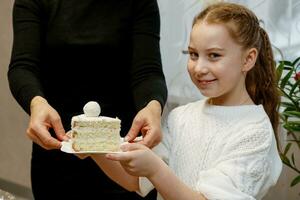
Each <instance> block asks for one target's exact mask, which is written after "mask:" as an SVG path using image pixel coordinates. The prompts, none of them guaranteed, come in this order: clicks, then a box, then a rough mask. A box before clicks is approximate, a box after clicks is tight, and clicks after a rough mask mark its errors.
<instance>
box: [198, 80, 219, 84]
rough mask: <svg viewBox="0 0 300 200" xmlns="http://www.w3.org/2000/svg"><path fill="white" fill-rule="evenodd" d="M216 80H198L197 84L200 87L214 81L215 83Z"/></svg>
mask: <svg viewBox="0 0 300 200" xmlns="http://www.w3.org/2000/svg"><path fill="white" fill-rule="evenodd" d="M216 80H217V79H212V80H198V82H199V83H200V84H201V85H207V84H210V83H212V82H214V81H216Z"/></svg>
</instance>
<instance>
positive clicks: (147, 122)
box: [125, 100, 162, 148]
mask: <svg viewBox="0 0 300 200" xmlns="http://www.w3.org/2000/svg"><path fill="white" fill-rule="evenodd" d="M161 112H162V110H161V105H160V103H159V102H158V101H156V100H152V101H150V102H149V103H148V104H147V106H146V107H144V108H143V109H142V110H140V111H139V112H138V113H137V115H136V116H135V118H134V119H133V122H132V125H131V128H130V130H129V132H128V133H127V135H126V137H125V140H126V141H129V142H131V141H133V140H134V139H135V138H136V137H137V135H138V134H139V133H140V132H141V133H142V135H143V140H142V141H140V142H139V143H141V144H144V145H146V146H148V147H149V148H152V147H154V146H155V145H157V144H158V143H159V142H160V141H161V139H162V131H161Z"/></svg>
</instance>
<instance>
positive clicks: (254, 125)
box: [92, 3, 282, 200]
mask: <svg viewBox="0 0 300 200" xmlns="http://www.w3.org/2000/svg"><path fill="white" fill-rule="evenodd" d="M188 53H189V61H188V71H189V74H190V77H191V80H192V81H193V83H194V84H195V86H196V87H197V88H198V89H199V90H200V92H201V93H202V94H203V95H204V96H206V97H207V98H206V99H204V100H200V101H197V102H193V103H189V104H187V105H184V106H180V107H178V108H176V109H174V110H173V111H171V113H170V114H169V116H168V119H167V126H166V128H165V129H166V130H165V132H164V138H163V141H162V143H161V144H159V145H158V146H157V147H155V148H154V149H153V151H151V150H150V149H149V148H147V147H146V146H143V145H141V144H137V143H127V144H124V145H122V146H121V148H122V150H123V152H121V153H116V154H107V155H106V156H103V155H93V156H92V158H93V159H94V160H95V161H96V163H97V164H98V165H99V166H100V167H101V168H102V169H103V170H104V171H105V172H106V174H107V175H108V176H109V177H110V178H112V179H113V180H115V181H116V182H117V183H118V184H120V185H121V186H123V187H124V188H126V189H128V190H130V191H137V192H138V193H139V194H141V195H143V196H144V195H146V194H147V193H148V192H149V191H151V189H152V188H153V186H154V187H155V188H156V189H157V191H158V192H159V196H158V198H159V199H161V198H163V199H168V200H170V199H180V200H182V199H230V200H233V199H243V200H246V199H262V197H263V196H264V195H265V194H266V193H267V191H268V190H269V188H270V187H271V186H273V185H275V183H276V182H277V180H278V177H279V175H280V172H281V169H282V163H281V160H280V157H279V154H278V151H277V146H276V137H275V135H276V132H277V126H278V112H277V109H278V103H279V96H278V94H277V89H276V85H275V79H276V78H275V68H274V63H273V55H272V51H271V45H270V41H269V39H268V35H267V33H266V32H265V31H264V30H263V29H262V28H261V27H260V26H259V22H258V19H257V17H256V16H255V15H254V14H253V13H252V12H251V11H250V10H248V9H247V8H245V7H243V6H241V5H237V4H231V3H218V4H214V5H211V6H209V7H207V8H206V9H205V10H204V11H202V12H201V13H200V14H199V15H198V16H197V17H196V18H195V20H194V23H193V28H192V31H191V36H190V44H189V47H188ZM154 152H156V153H154ZM107 158H108V159H109V160H107ZM161 158H162V159H161ZM110 160H113V161H119V162H111V161H110ZM163 160H164V161H163Z"/></svg>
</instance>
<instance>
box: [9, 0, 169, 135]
mask: <svg viewBox="0 0 300 200" xmlns="http://www.w3.org/2000/svg"><path fill="white" fill-rule="evenodd" d="M13 27H14V42H13V51H12V56H11V63H10V65H9V71H8V79H9V85H10V89H11V92H12V94H13V96H14V97H15V99H16V100H17V101H18V103H19V104H20V105H21V106H22V107H23V109H24V110H25V111H26V112H27V113H29V114H30V101H31V100H32V98H33V97H35V96H37V95H39V96H42V97H44V98H46V99H47V101H48V102H49V104H50V105H51V106H53V107H54V108H55V109H56V110H57V111H58V113H59V114H60V115H61V118H62V121H63V124H64V126H67V127H65V129H66V130H68V129H69V128H70V127H69V126H70V118H71V117H72V116H73V115H76V114H80V113H82V108H83V106H84V104H85V103H87V102H88V101H91V100H94V101H98V102H99V103H100V106H101V109H102V112H101V115H106V116H112V117H119V118H120V119H121V120H122V127H123V128H122V135H124V134H125V133H126V131H128V128H129V127H130V124H131V122H132V119H133V117H134V115H135V114H136V112H137V111H138V110H140V109H141V108H142V107H144V106H145V105H146V104H147V103H148V102H149V101H150V100H152V99H156V100H158V101H159V102H160V103H161V105H162V106H164V103H165V101H166V98H167V89H166V83H165V78H164V75H163V71H162V66H161V57H160V50H159V39H160V36H159V31H160V19H159V11H158V6H157V2H156V1H155V0H15V5H14V10H13Z"/></svg>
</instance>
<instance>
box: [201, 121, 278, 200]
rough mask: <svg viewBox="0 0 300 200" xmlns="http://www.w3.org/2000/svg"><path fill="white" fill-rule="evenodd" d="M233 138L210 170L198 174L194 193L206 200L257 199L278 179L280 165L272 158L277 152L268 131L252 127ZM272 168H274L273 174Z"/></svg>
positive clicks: (261, 125) (260, 127)
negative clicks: (199, 193) (198, 192)
mask: <svg viewBox="0 0 300 200" xmlns="http://www.w3.org/2000/svg"><path fill="white" fill-rule="evenodd" d="M235 135H236V136H234V137H232V138H230V139H229V140H228V141H227V144H226V145H225V146H224V150H223V153H222V155H221V156H219V157H218V159H217V160H216V161H215V163H214V167H210V168H208V169H206V170H203V171H201V172H200V175H199V180H198V182H197V186H196V189H197V191H200V192H201V193H202V194H203V195H205V197H206V198H207V199H224V200H227V199H228V200H229V199H230V200H246V199H249V200H250V199H251V200H252V199H261V198H262V196H264V195H265V193H266V192H267V191H268V189H269V188H270V187H271V186H273V185H275V183H276V181H277V179H278V177H279V175H280V172H281V166H282V164H281V161H280V159H279V158H277V157H275V158H274V156H272V155H277V154H275V153H274V152H276V151H277V149H276V142H275V137H274V135H273V130H272V128H271V127H268V126H265V125H264V124H260V125H259V124H255V125H253V126H247V127H245V128H244V129H243V130H241V131H239V134H235ZM272 152H273V153H272ZM271 166H272V167H271ZM273 166H278V167H277V168H276V170H275V171H274V170H271V168H272V169H274V167H273Z"/></svg>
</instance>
